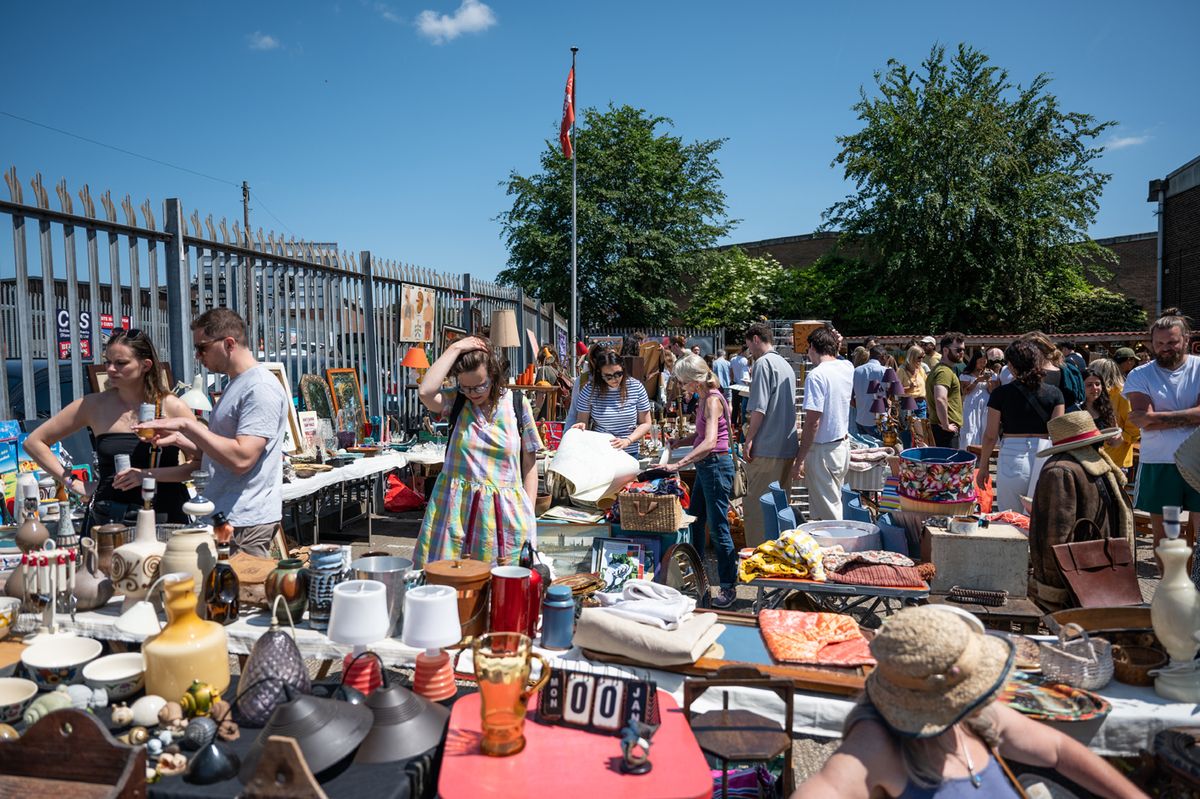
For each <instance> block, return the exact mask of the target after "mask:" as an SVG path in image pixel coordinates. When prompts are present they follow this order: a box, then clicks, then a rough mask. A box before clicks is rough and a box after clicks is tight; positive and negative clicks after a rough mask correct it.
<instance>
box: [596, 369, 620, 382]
mask: <svg viewBox="0 0 1200 799" xmlns="http://www.w3.org/2000/svg"><path fill="white" fill-rule="evenodd" d="M600 376H601V377H603V378H604V379H605V380H620V379H621V378H622V377H624V376H625V372H623V371H621V372H601V373H600Z"/></svg>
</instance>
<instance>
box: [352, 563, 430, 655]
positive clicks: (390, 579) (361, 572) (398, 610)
mask: <svg viewBox="0 0 1200 799" xmlns="http://www.w3.org/2000/svg"><path fill="white" fill-rule="evenodd" d="M350 570H351V571H353V572H354V578H355V579H356V580H378V581H379V582H381V583H383V584H384V586H385V587H386V588H387V606H388V634H387V637H388V638H391V637H392V636H393V635H395V634H396V633H398V632H399V631H400V621H401V618H402V617H403V615H404V592H405V591H406V590H408V585H409V582H410V579H411V578H412V577H416V574H414V573H413V562H412V561H411V560H409V559H408V558H400V557H395V556H392V555H371V556H368V557H363V558H359V559H358V560H356V561H354V562H353V563H351V564H350ZM410 575H411V577H410Z"/></svg>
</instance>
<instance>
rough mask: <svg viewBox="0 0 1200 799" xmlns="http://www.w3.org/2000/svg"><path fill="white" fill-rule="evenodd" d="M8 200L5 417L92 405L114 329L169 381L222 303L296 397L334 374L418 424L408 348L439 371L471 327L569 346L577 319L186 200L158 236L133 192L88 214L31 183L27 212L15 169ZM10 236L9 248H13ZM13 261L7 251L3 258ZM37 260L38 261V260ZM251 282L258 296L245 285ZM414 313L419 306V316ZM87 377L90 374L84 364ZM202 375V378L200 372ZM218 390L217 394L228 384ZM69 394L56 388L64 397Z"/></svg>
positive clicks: (0, 398) (89, 203)
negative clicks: (420, 320)
mask: <svg viewBox="0 0 1200 799" xmlns="http://www.w3.org/2000/svg"><path fill="white" fill-rule="evenodd" d="M4 178H5V182H6V183H7V184H8V191H9V200H7V201H5V200H0V216H7V217H8V224H5V221H4V220H3V219H2V218H0V352H2V354H3V357H4V362H5V367H6V375H5V379H3V380H0V419H9V418H17V417H19V418H24V419H37V418H41V417H45V416H47V415H50V414H53V413H56V412H58V410H60V408H61V407H62V404H63V402H64V401H70V400H71V399H73V398H78V397H81V396H83V395H84V394H85V393H87V392H88V390H89V388H90V386H91V380H90V379H89V371H95V368H94V367H98V366H99V365H100V364H101V363H103V342H104V341H105V340H106V339H107V335H108V333H109V331H111V330H112V329H113V328H126V329H128V328H138V329H141V330H143V331H146V332H147V333H149V334H150V336H151V337H152V339H153V341H154V343H155V345H156V347H157V348H158V351H159V356H160V358H162V359H163V360H165V361H166V362H167V363H169V364H170V366H171V369H172V372H173V375H174V378H175V380H177V381H185V382H190V381H191V379H192V377H193V375H194V372H195V370H196V368H197V364H196V362H195V357H194V351H193V348H192V335H191V320H192V319H193V318H195V317H196V316H197V315H199V314H200V313H203V312H204V311H206V310H208V309H209V308H213V307H217V306H226V307H230V308H233V309H234V310H236V311H238V312H239V313H241V314H242V316H243V317H245V318H246V319H247V320H248V323H249V326H250V331H251V341H252V342H253V343H254V344H255V345H256V347H257V354H258V357H259V359H260V360H262V361H268V362H271V361H274V362H280V363H283V364H285V366H286V370H287V373H288V376H289V380H290V382H291V386H292V388H293V390H296V389H298V387H299V383H300V376H301V375H304V374H314V375H318V376H320V377H322V378H324V376H325V370H326V369H339V368H353V369H356V370H357V371H358V375H359V379H360V382H361V383H362V389H363V394H364V398H365V400H366V403H367V408H368V410H369V412H370V413H371V414H372V415H380V414H382V413H384V412H387V413H390V414H393V415H398V416H399V417H400V418H401V419H403V420H404V421H405V422H406V424H411V423H413V422H414V420H415V418H416V415H418V414H419V408H418V403H417V400H416V391H415V381H416V373H415V372H412V371H406V370H405V368H404V367H402V366H401V361H402V360H403V358H404V355H405V353H406V352H407V350H408V348H409V347H411V346H419V345H420V343H421V342H420V341H419V340H418V339H425V342H426V343H425V347H426V350H427V353H428V355H429V358H430V360H431V361H432V360H433V359H434V358H435V357H436V356H437V355H438V354H439V353H440V351H441V348H442V343H443V341H444V337H443V329H444V328H446V327H450V328H457V329H460V330H465V331H471V332H474V331H477V330H478V329H479V327H480V326H482V325H486V324H487V323H488V322H489V320H490V318H491V312H492V311H494V310H497V309H500V308H512V309H515V310H516V311H517V321H518V326H519V328H520V329H522V330H529V331H531V332H532V333H533V334H534V336H536V337H537V339H538V341H539V342H541V343H549V344H551V345H552V346H556V345H557V344H561V343H563V342H565V334H566V330H567V323H566V320H564V319H563V318H562V317H561V316H559V315H558V314H557V313H555V309H554V307H553V305H550V304H542V303H540V302H537V301H534V300H533V299H531V298H528V297H526V296H525V294H524V292H523V291H521V290H518V289H514V288H510V287H505V286H500V285H497V284H495V283H492V282H488V281H483V280H478V279H472V277H471V276H470V275H469V274H464V275H454V274H445V273H440V272H436V271H434V270H431V269H425V268H421V267H416V266H411V265H408V264H403V263H399V262H397V261H391V260H385V259H381V258H378V257H376V256H375V255H373V254H372V253H371V252H370V251H369V250H360V251H359V252H358V253H357V255H354V254H352V253H350V252H348V251H346V250H339V249H338V248H337V246H336V245H334V244H318V243H313V242H309V241H296V240H295V239H294V238H289V239H287V240H285V239H283V238H282V237H277V236H276V235H275V234H274V233H268V234H266V235H265V236H264V234H263V231H262V230H261V229H259V230H258V231H257V232H256V233H252V234H248V232H247V231H243V230H240V229H239V227H238V224H237V223H236V222H235V223H233V225H228V224H227V222H226V220H224V219H221V220H220V221H219V222H217V223H214V221H213V217H212V216H211V215H209V216H207V217H206V218H205V219H203V220H201V217H200V214H199V212H198V211H195V210H193V211H191V212H190V214H189V213H187V212H186V211H185V209H184V206H183V203H182V202H181V201H180V200H178V199H168V200H166V201H165V202H164V203H163V219H162V226H161V228H160V226H159V225H158V220H157V218H156V216H155V214H154V211H153V210H152V208H151V204H150V202H149V200H147V201H145V202H143V203H142V204H141V205H140V206H139V207H138V208H137V209H136V211H140V212H141V217H140V220H139V218H138V215H137V212H136V211H135V208H134V206H133V203H132V201H131V200H130V198H129V197H128V196H126V197H125V198H124V199H123V200H121V201H120V208H121V217H122V218H118V214H117V204H116V203H114V201H113V199H112V197H111V195H110V193H109V192H105V193H104V194H103V195H101V196H100V197H99V198H98V199H99V202H100V206H101V210H102V215H97V213H96V203H95V200H94V199H93V197H92V194H91V191H90V189H89V188H88V186H86V185H85V186H84V187H83V188H82V189H81V190H79V192H78V194H77V197H78V200H79V205H80V208H79V212H78V213H77V212H76V207H75V200H74V198H73V197H72V194H71V192H70V190H69V189H68V187H67V184H66V181H65V180H63V181H60V182H59V184H58V185H57V187H56V193H57V195H58V200H59V210H54V209H52V208H51V207H50V199H49V196H48V192H47V191H46V188H45V186H44V184H43V182H42V177H41V175H40V174H39V175H37V176H35V177H34V178H33V180H32V181H31V182H30V184H29V185H30V188H31V189H32V200H33V202H32V203H28V204H27V203H26V201H25V197H24V190H23V187H22V185H21V182H20V180H19V179H18V176H17V173H16V170H15V168H13V169H10V170H9V171H8V172H7V173H5V176H4ZM5 237H8V238H10V243H11V249H10V248H9V247H7V246H3V245H4V244H5V242H3V241H2V239H3V238H5ZM6 252H11V253H12V261H11V263H6V261H7V259H6V258H5V257H4V256H5V253H6ZM31 252H36V255H33V256H31ZM247 281H249V285H248V284H247ZM415 289H421V290H424V292H425V293H424V297H428V296H429V292H432V295H433V304H434V318H433V323H432V330H430V329H429V328H428V327H427V328H426V329H425V330H424V332H423V334H421V335H419V336H413V335H412V333H411V327H410V328H409V331H410V332H409V335H408V336H407V337H406V336H405V333H404V330H405V328H404V325H403V323H404V321H405V317H404V314H405V310H404V306H405V302H404V301H405V300H408V299H410V297H411V296H413V292H414V290H415ZM409 313H410V314H411V310H410V311H409ZM507 355H508V357H509V359H510V360H511V361H512V363H513V364H514V370H515V369H519V368H523V367H524V366H525V365H526V364H527V363H529V361H530V360H531V358H532V354H531V352H530V348H529V347H521V348H520V349H517V348H513V349H510V350H509V351H508V353H507ZM89 366H91V367H93V369H89ZM206 377H207V376H206ZM218 385H219V383H218ZM60 386H61V387H62V388H61V389H60V388H59V387H60Z"/></svg>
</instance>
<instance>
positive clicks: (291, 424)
mask: <svg viewBox="0 0 1200 799" xmlns="http://www.w3.org/2000/svg"><path fill="white" fill-rule="evenodd" d="M263 366H265V367H267V370H268V371H270V373H271V374H273V375H275V379H276V380H278V381H279V385H281V386H283V393H284V395H285V396H287V410H288V420H287V424H286V425H284V428H283V451H284V452H286V453H287V454H289V455H295V454H297V453H300V452H303V451H304V434H303V433H301V432H300V417H299V415H297V413H296V402H295V400H294V399H293V397H292V384H291V381H289V380H288V373H287V367H286V366H284V365H283V364H281V363H278V362H274V363H271V362H269V363H264V364H263Z"/></svg>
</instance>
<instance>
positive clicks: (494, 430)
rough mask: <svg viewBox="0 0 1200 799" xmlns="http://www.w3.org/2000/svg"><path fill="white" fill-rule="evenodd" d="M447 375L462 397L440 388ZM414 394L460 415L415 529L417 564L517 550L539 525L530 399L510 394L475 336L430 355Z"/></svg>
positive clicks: (488, 557)
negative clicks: (535, 508)
mask: <svg viewBox="0 0 1200 799" xmlns="http://www.w3.org/2000/svg"><path fill="white" fill-rule="evenodd" d="M447 377H454V378H456V379H457V381H458V393H459V395H460V396H461V399H454V398H453V397H454V395H448V394H444V393H443V392H442V384H443V383H444V382H445V380H446V378H447ZM419 395H420V397H421V402H422V403H423V404H424V405H425V407H426V408H428V409H429V410H430V411H432V412H433V413H435V414H441V415H447V414H450V415H453V414H452V411H454V410H455V408H456V407H457V408H458V419H457V421H456V422H455V423H454V424H453V427H452V429H451V430H450V440H449V443H448V444H447V445H446V462H445V465H443V467H442V473H441V474H440V475H438V479H437V482H436V483H435V484H434V486H433V491H432V493H431V494H430V496H429V504H428V506H427V507H426V509H425V519H424V521H423V522H422V523H421V532H420V534H419V535H418V536H417V546H416V549H415V551H414V553H413V560H414V562H415V563H416V565H417V568H423V567H424V566H425V564H426V563H430V562H432V561H436V560H446V559H449V558H472V559H474V560H482V561H487V562H495V561H498V560H503V559H507V558H511V557H515V556H516V555H517V553H518V552H520V550H521V545H522V544H524V543H525V541H526V540H527V539H528V540H534V539H535V536H536V532H537V522H536V520H535V518H534V515H533V502H534V498H535V497H536V496H537V469H536V468H535V464H536V453H537V451H538V449H539V448H540V446H541V441H540V440H539V438H538V432H537V427H536V426H535V425H534V422H533V411H532V410H531V409H530V407H529V401H528V400H526V399H525V398H524V397H520V398H519V399H517V400H514V396H513V394H512V393H511V392H509V391H508V390H507V389H505V388H504V379H503V373H502V372H501V369H500V363H499V361H497V360H496V356H495V355H494V354H493V353H492V349H491V345H489V344H488V343H487V342H486V341H484V340H483V339H480V338H473V337H472V338H466V339H460V340H458V341H456V342H454V343H453V344H451V345H450V346H449V347H448V348H447V349H446V351H445V352H443V353H442V355H441V357H439V358H438V359H437V360H436V361H434V362H433V365H432V366H430V367H429V370H428V371H427V372H426V373H425V377H424V378H423V379H422V380H421V386H420V389H419ZM518 408H519V409H520V410H519V412H520V414H521V418H520V420H519V421H518V418H517V413H518Z"/></svg>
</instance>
